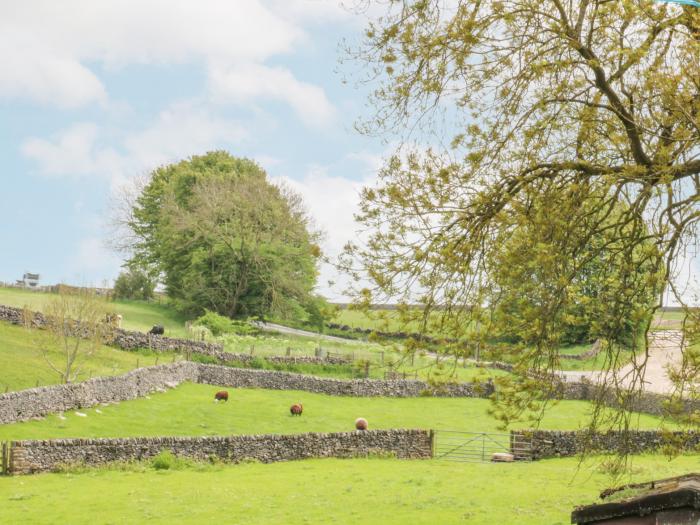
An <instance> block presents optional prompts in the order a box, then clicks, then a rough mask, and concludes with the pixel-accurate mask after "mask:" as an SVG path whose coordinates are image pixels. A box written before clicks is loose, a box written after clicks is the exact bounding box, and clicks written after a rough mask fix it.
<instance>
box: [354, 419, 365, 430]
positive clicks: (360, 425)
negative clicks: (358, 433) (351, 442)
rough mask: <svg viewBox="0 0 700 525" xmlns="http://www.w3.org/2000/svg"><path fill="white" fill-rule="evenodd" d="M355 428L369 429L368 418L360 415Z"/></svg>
mask: <svg viewBox="0 0 700 525" xmlns="http://www.w3.org/2000/svg"><path fill="white" fill-rule="evenodd" d="M355 428H356V429H357V430H367V420H366V419H365V418H363V417H358V418H357V419H356V420H355Z"/></svg>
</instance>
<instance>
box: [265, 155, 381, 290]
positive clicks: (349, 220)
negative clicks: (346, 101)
mask: <svg viewBox="0 0 700 525" xmlns="http://www.w3.org/2000/svg"><path fill="white" fill-rule="evenodd" d="M350 157H352V158H350ZM379 159H380V157H379V156H376V155H371V154H357V155H355V154H353V155H348V156H346V157H345V158H343V159H342V161H341V162H343V163H345V162H349V161H353V160H355V161H360V162H361V165H362V166H363V168H364V169H362V168H360V169H358V173H360V174H362V175H363V177H362V178H361V179H357V180H353V179H348V178H345V177H341V176H337V175H333V174H332V172H331V171H332V169H333V167H332V166H318V165H316V166H310V167H309V170H308V171H307V172H306V174H305V175H304V176H303V177H302V178H301V179H293V178H290V177H288V176H279V177H274V178H273V180H276V181H280V182H283V183H284V184H286V185H288V186H290V187H291V188H292V189H294V190H295V191H297V192H298V193H300V194H301V195H302V196H303V197H304V202H305V204H306V206H307V208H308V210H309V213H310V214H311V217H312V218H313V219H314V222H315V223H316V225H318V226H319V227H320V228H322V229H323V230H324V232H325V234H326V235H325V238H324V240H323V245H322V248H323V252H324V255H326V256H327V257H328V258H329V259H330V260H331V261H335V260H336V259H337V257H338V255H340V254H341V252H342V250H343V247H344V246H345V244H347V242H348V241H351V240H352V241H355V240H357V231H358V228H359V226H358V224H357V223H356V222H355V219H354V215H355V214H356V213H357V212H358V211H359V204H360V191H361V190H362V188H364V187H365V186H370V185H373V184H374V183H375V181H376V169H375V167H376V166H377V165H378V163H379ZM329 281H332V282H333V283H334V285H333V286H329V285H328V282H329ZM318 282H319V287H318V288H319V292H320V293H322V294H323V295H324V296H326V297H327V298H329V299H334V300H347V297H346V296H345V294H344V291H345V290H346V288H347V285H348V284H349V281H348V280H347V277H346V276H343V275H339V274H338V271H337V270H336V269H335V268H334V267H333V266H331V265H328V264H323V265H322V266H321V275H320V277H319V280H318Z"/></svg>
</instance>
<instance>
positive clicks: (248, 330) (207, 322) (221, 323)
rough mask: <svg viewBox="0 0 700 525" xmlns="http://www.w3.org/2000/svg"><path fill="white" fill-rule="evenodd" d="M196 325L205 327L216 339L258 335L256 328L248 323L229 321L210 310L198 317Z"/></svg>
mask: <svg viewBox="0 0 700 525" xmlns="http://www.w3.org/2000/svg"><path fill="white" fill-rule="evenodd" d="M194 324H195V326H204V327H205V328H207V329H208V330H209V331H210V332H211V333H212V335H213V336H215V337H218V336H220V335H222V334H239V335H252V334H255V333H257V330H256V329H255V327H253V326H252V325H251V324H250V323H248V322H247V321H237V320H234V319H229V318H228V317H225V316H223V315H219V314H217V313H216V312H211V311H209V310H207V312H206V313H205V314H204V315H202V316H200V317H198V318H197V320H196V321H195V322H194Z"/></svg>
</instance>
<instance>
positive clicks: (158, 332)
mask: <svg viewBox="0 0 700 525" xmlns="http://www.w3.org/2000/svg"><path fill="white" fill-rule="evenodd" d="M148 333H149V334H153V335H163V334H164V333H165V328H163V326H162V325H159V324H157V325H155V326H154V327H153V328H151V329H150V330H149V331H148Z"/></svg>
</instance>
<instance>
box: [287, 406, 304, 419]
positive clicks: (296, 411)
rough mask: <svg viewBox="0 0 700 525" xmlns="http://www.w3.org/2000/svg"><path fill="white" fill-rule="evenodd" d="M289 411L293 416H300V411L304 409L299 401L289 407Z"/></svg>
mask: <svg viewBox="0 0 700 525" xmlns="http://www.w3.org/2000/svg"><path fill="white" fill-rule="evenodd" d="M289 411H290V412H291V413H292V415H293V416H300V415H301V413H302V412H303V411H304V405H302V404H301V403H295V404H294V405H292V406H291V407H289Z"/></svg>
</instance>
